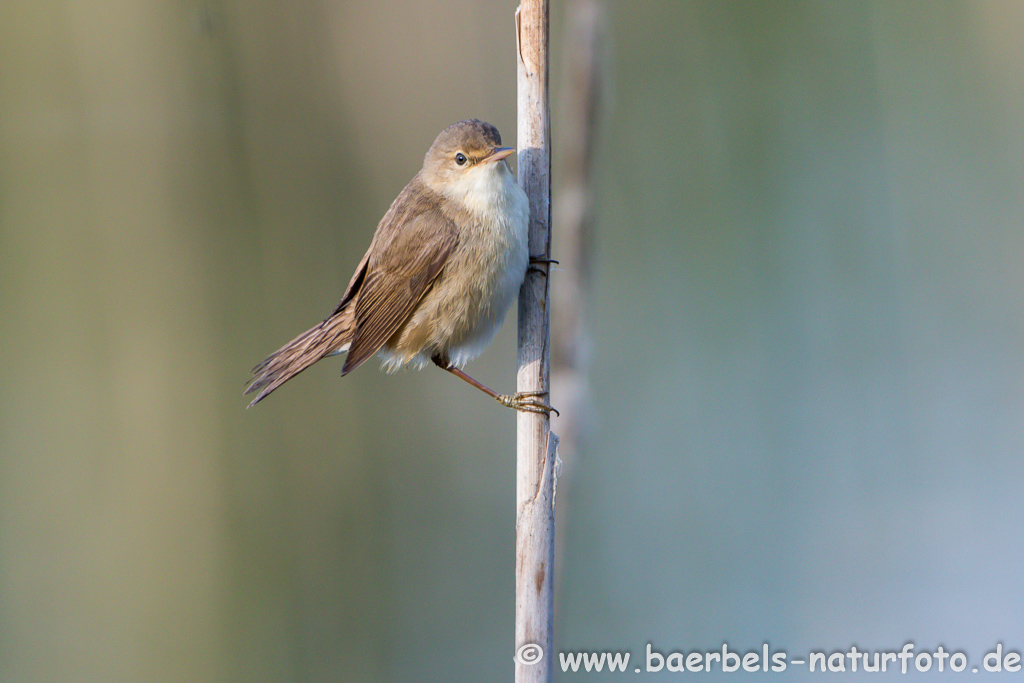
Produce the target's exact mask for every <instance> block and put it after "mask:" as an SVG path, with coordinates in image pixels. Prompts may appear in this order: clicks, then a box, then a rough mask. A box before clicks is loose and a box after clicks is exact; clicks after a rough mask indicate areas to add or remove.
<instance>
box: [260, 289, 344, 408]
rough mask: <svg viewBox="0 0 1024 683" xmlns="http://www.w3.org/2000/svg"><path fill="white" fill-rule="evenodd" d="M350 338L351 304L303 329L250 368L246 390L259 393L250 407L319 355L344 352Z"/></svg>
mask: <svg viewBox="0 0 1024 683" xmlns="http://www.w3.org/2000/svg"><path fill="white" fill-rule="evenodd" d="M351 341H352V313H351V307H347V308H345V309H343V310H341V311H338V312H337V313H335V314H334V315H332V316H331V317H330V318H328V319H327V320H325V321H323V322H322V323H320V324H319V325H317V326H316V327H313V328H311V329H309V330H306V331H305V332H303V333H302V334H300V335H299V336H298V337H296V338H295V339H293V340H291V341H290V342H288V343H287V344H285V345H284V346H282V347H281V348H280V349H278V350H277V351H275V352H274V353H272V354H270V355H269V356H268V357H267V359H266V360H264V361H263V362H262V363H260V364H259V365H257V366H256V367H255V368H253V370H252V379H250V380H249V386H248V387H247V388H246V390H245V393H246V394H251V393H253V392H259V393H258V394H257V395H256V398H255V399H253V401H252V403H250V404H249V407H250V408H251V407H253V406H254V405H256V404H257V403H259V402H260V401H262V400H263V399H264V398H266V397H267V396H268V395H269V394H270V392H272V391H274V389H277V388H278V387H279V386H281V385H282V384H284V383H285V382H287V381H288V380H290V379H291V378H292V377H294V376H295V375H297V374H299V373H300V372H302V371H303V370H305V369H306V368H308V367H309V366H310V365H312V364H313V363H315V362H317V361H318V360H320V359H321V358H323V357H325V356H330V355H332V354H335V353H341V352H342V351H347V350H348V345H349V343H350V342H351Z"/></svg>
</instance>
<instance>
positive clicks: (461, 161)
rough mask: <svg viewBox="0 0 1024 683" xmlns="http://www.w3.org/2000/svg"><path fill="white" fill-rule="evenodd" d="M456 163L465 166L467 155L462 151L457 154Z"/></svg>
mask: <svg viewBox="0 0 1024 683" xmlns="http://www.w3.org/2000/svg"><path fill="white" fill-rule="evenodd" d="M455 163H457V164H458V165H459V166H464V165H465V164H466V155H465V154H463V153H462V152H459V153H458V154H456V155H455Z"/></svg>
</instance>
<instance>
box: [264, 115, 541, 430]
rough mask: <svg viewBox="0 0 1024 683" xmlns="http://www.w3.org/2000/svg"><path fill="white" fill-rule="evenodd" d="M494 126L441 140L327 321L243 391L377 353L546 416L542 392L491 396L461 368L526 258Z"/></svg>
mask: <svg viewBox="0 0 1024 683" xmlns="http://www.w3.org/2000/svg"><path fill="white" fill-rule="evenodd" d="M514 152H515V150H514V148H512V147H502V145H501V135H500V134H499V133H498V129H497V128H496V127H494V126H493V125H491V124H490V123H486V122H484V121H481V120H479V119H467V120H465V121H459V122H457V123H453V124H452V125H450V126H448V127H447V128H445V129H444V130H443V131H441V133H440V134H438V136H437V138H436V139H435V140H434V142H433V144H432V145H430V148H429V149H428V150H427V153H426V155H425V156H424V158H423V167H422V168H421V169H420V171H419V172H418V173H417V174H416V175H415V176H413V178H412V180H411V181H409V183H408V184H407V185H406V186H405V188H404V189H403V190H402V191H401V192H400V193H399V195H398V197H397V198H396V199H395V200H394V202H392V204H391V207H390V208H389V209H388V210H387V212H386V213H385V214H384V217H383V218H382V219H381V220H380V223H379V224H378V225H377V229H376V231H375V232H374V235H373V239H372V240H371V242H370V246H369V248H368V249H367V251H366V254H365V255H364V256H363V258H362V260H360V261H359V265H358V266H356V270H355V273H354V274H353V275H352V278H351V280H350V281H349V283H348V287H347V288H346V289H345V293H344V295H343V296H342V297H341V301H340V303H339V304H338V306H337V307H336V308H335V310H334V312H333V313H331V314H330V315H329V316H328V317H327V318H325V319H324V320H323V322H321V323H320V324H318V325H315V326H313V327H312V328H310V329H309V330H307V331H305V332H303V333H302V334H300V335H299V336H297V337H296V338H295V339H293V340H292V341H290V342H288V343H287V344H285V345H284V346H282V347H281V348H280V349H278V350H277V351H275V352H274V353H272V354H270V355H269V356H268V357H267V358H266V359H265V360H264V361H262V362H261V363H259V364H258V365H256V367H255V368H253V371H252V377H251V378H250V380H249V382H248V386H247V387H246V389H245V394H246V395H248V394H252V393H255V394H256V396H255V398H254V399H253V400H252V402H251V403H250V404H249V407H250V408H251V407H252V406H255V405H256V404H257V403H259V402H260V401H262V400H263V399H265V398H266V397H267V396H268V395H269V394H270V393H271V392H273V391H274V390H276V389H277V388H278V387H280V386H281V385H282V384H284V383H285V382H287V381H288V380H289V379H291V378H292V377H294V376H295V375H297V374H299V373H300V372H302V371H303V370H305V369H306V368H308V367H309V366H311V365H313V364H314V363H316V362H317V361H319V360H320V359H322V358H325V357H327V356H333V355H337V354H341V353H347V356H346V358H345V364H344V366H343V367H342V369H341V375H342V376H343V377H344V376H345V375H347V374H348V373H350V372H352V371H353V370H355V369H356V368H357V367H359V366H360V365H362V364H363V363H364V362H365V361H366V360H368V359H369V358H370V357H372V356H373V355H374V354H379V355H380V357H381V358H382V360H383V368H384V369H385V370H386V371H389V372H391V371H394V370H397V369H398V368H401V367H404V366H407V365H408V366H412V367H416V368H422V367H424V366H426V365H427V364H429V363H433V364H434V365H437V366H438V367H440V368H442V369H444V370H447V371H448V372H450V373H452V374H454V375H456V376H457V377H459V378H461V379H463V380H465V381H466V382H468V383H470V384H471V385H473V386H474V387H476V388H478V389H480V390H481V391H483V392H484V393H486V394H487V395H489V396H491V397H492V398H494V399H496V400H497V401H498V402H499V403H501V404H502V405H504V406H506V407H509V408H513V409H515V410H519V411H523V412H530V413H540V414H545V415H550V413H551V411H554V412H556V413H557V412H558V411H557V410H555V409H554V408H552V407H551V406H550V405H548V404H547V403H545V402H544V401H543V400H542V397H543V396H545V395H546V394H547V392H544V391H530V392H519V393H515V394H510V395H504V394H498V393H497V392H495V391H493V390H491V389H490V388H488V387H486V386H485V385H483V384H481V383H480V382H478V381H477V380H475V379H473V378H472V377H470V376H469V375H468V374H466V373H465V372H464V371H463V370H462V368H463V367H464V366H465V365H466V363H468V362H469V361H470V360H472V359H474V358H476V357H477V356H479V355H480V354H481V353H482V352H483V351H484V350H485V349H486V348H487V346H488V345H489V344H490V343H491V340H492V339H493V338H494V336H495V334H496V333H497V331H498V329H499V328H500V327H501V324H502V322H503V321H504V318H505V314H506V313H507V312H508V309H509V306H510V304H511V303H512V300H513V299H514V298H515V297H516V295H517V293H518V291H519V288H520V285H521V284H522V282H523V279H524V278H525V276H526V270H527V268H528V267H529V264H530V262H531V261H534V262H543V263H554V262H555V261H553V260H552V259H548V258H543V257H537V258H535V259H531V257H530V254H529V248H528V244H527V233H528V228H529V213H530V205H529V200H528V199H527V196H526V193H525V192H523V189H522V188H521V187H520V186H519V184H518V182H517V181H516V178H515V176H514V175H513V173H512V170H511V168H510V167H509V165H508V161H507V159H508V157H510V156H511V155H512V154H513V153H514Z"/></svg>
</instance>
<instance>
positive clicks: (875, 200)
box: [0, 0, 1024, 681]
mask: <svg viewBox="0 0 1024 683" xmlns="http://www.w3.org/2000/svg"><path fill="white" fill-rule="evenodd" d="M571 7H572V4H571V3H569V4H567V5H566V4H563V3H553V7H552V29H551V36H552V43H553V44H552V50H553V53H552V57H553V60H554V62H553V65H552V69H551V74H552V101H553V106H554V121H555V125H556V128H555V131H554V150H555V167H556V175H555V191H556V193H557V191H558V189H559V184H560V182H561V179H560V177H559V168H560V166H559V163H560V159H559V151H560V150H559V143H560V141H561V140H562V139H563V137H564V134H565V131H566V129H568V128H569V127H571V126H573V125H574V122H573V121H572V120H567V119H566V117H565V116H562V112H564V111H565V110H566V102H565V99H564V98H565V93H564V90H563V89H562V84H563V83H564V81H565V66H564V55H565V54H566V48H567V46H568V45H569V44H570V43H571V42H572V41H573V40H574V34H573V31H572V29H571V28H570V26H571V24H570V22H569V21H568V20H567V13H568V12H570V11H571ZM514 8H515V3H513V2H497V1H496V0H491V1H488V2H478V1H476V0H452V1H450V2H445V3H438V2H424V3H407V2H401V1H398V0H379V1H378V2H374V3H362V2H351V1H348V0H332V1H326V0H309V1H304V2H298V3H287V2H269V1H263V2H246V3H242V2H230V1H227V0H225V1H222V2H217V1H212V0H211V1H209V2H172V1H170V0H159V1H156V2H149V3H134V2H125V1H112V2H105V3H95V2H83V1H80V0H79V1H70V0H69V1H66V2H46V3H42V2H27V1H22V2H7V3H3V4H0V320H2V321H3V332H4V333H3V335H2V336H0V348H2V351H3V357H4V362H3V364H2V371H0V372H2V382H0V392H2V393H0V636H2V637H0V679H2V680H10V681H328V680H347V681H382V680H385V681H407V680H447V681H481V680H508V679H509V678H510V677H511V663H512V662H511V659H512V654H513V651H514V643H513V627H512V613H513V605H512V599H513V546H514V521H515V520H514V467H515V462H514V461H515V450H514V443H513V442H514V418H513V416H512V414H511V413H510V412H509V411H505V410H502V409H499V408H497V407H496V406H495V405H494V404H493V403H491V402H490V401H487V400H486V399H484V398H483V397H482V396H480V395H479V394H478V393H477V392H475V391H473V390H472V389H470V388H468V387H466V386H465V385H463V384H462V383H461V382H458V381H457V380H455V379H454V378H452V377H449V376H447V375H445V374H444V373H440V372H437V371H434V370H425V371H424V372H420V373H417V372H402V373H399V374H397V375H393V376H386V375H384V374H383V373H380V372H378V371H377V369H376V368H375V367H374V366H375V365H376V364H375V363H369V364H367V366H366V367H364V368H361V369H360V370H359V371H358V372H356V373H354V374H353V375H351V376H349V377H346V378H345V379H344V380H341V379H339V377H338V373H339V371H340V368H341V363H340V362H333V363H332V362H331V361H325V362H324V363H322V364H320V365H318V366H316V367H314V368H313V369H311V370H309V371H308V372H306V373H304V374H303V375H302V376H301V377H299V378H298V379H296V380H294V381H292V382H290V383H289V384H288V385H287V386H285V387H284V388H282V389H281V390H279V391H278V392H277V393H275V394H274V395H273V396H272V397H271V398H270V399H269V400H267V401H265V402H264V403H261V404H260V405H259V406H258V407H257V408H255V409H253V410H249V411H247V410H245V409H244V407H245V404H246V401H245V399H243V398H242V396H241V391H242V388H243V386H244V380H245V379H246V377H247V373H248V370H249V368H250V367H251V366H252V365H253V364H254V363H256V362H257V361H259V360H260V359H262V358H263V357H264V356H265V355H266V354H267V353H268V352H270V351H272V350H273V349H275V348H277V347H278V346H280V345H281V344H282V343H283V342H285V341H287V340H288V339H290V338H291V337H292V336H294V335H295V334H296V333H298V332H300V331H302V330H304V329H306V328H307V327H308V326H310V325H311V324H313V323H315V322H318V321H319V320H320V319H322V318H323V317H324V316H325V315H326V314H328V313H329V312H330V311H331V310H332V309H333V307H334V305H335V304H336V303H337V301H338V299H339V297H340V295H341V292H342V290H343V287H344V285H345V283H346V282H347V280H348V277H349V275H350V274H351V271H352V269H353V268H354V266H355V264H356V263H357V262H358V260H359V258H360V256H361V255H362V253H363V251H364V250H365V248H366V246H367V245H368V243H369V239H370V236H371V234H372V231H373V229H374V227H375V225H376V222H377V220H378V219H379V218H380V216H381V215H382V214H383V212H384V211H385V210H386V208H387V206H388V204H389V203H390V201H391V200H392V199H393V198H394V196H395V195H396V194H397V193H398V191H399V190H400V189H401V188H402V186H403V185H404V184H405V182H407V181H408V179H409V178H410V177H411V176H412V174H413V173H415V171H416V170H417V169H418V168H419V165H420V163H421V160H422V155H423V153H424V152H425V151H426V148H427V147H428V146H429V144H430V142H431V141H432V140H433V137H434V136H435V135H436V134H437V132H438V131H439V130H440V129H441V128H443V127H444V126H445V125H447V124H449V123H451V122H453V121H456V120H459V119H462V118H468V117H479V118H483V119H486V120H489V121H491V122H493V123H495V124H496V125H497V126H498V127H499V129H500V130H501V131H502V133H503V135H504V139H505V141H506V142H508V143H511V144H514V143H515V122H516V114H515V61H514V57H515V53H514V41H513V31H512V13H513V10H514ZM607 10H608V11H607V16H606V22H607V32H608V41H607V42H608V46H609V52H608V54H607V55H606V62H605V63H606V64H607V66H608V70H607V73H606V74H605V77H604V83H605V86H606V94H605V97H604V100H603V103H604V106H603V109H602V112H603V116H602V119H601V121H602V125H601V128H600V137H599V140H598V146H597V150H598V156H597V161H596V163H597V165H596V182H597V187H596V197H597V203H596V205H595V207H594V211H595V215H596V220H597V223H596V226H595V229H596V235H595V243H594V244H595V250H596V251H595V253H594V271H593V277H594V287H595V289H594V291H593V293H592V294H591V296H590V298H589V309H588V311H587V313H588V314H589V319H590V323H591V327H590V331H591V342H590V343H591V347H592V351H591V361H592V364H593V365H592V376H591V383H590V386H591V390H592V392H593V394H592V404H593V407H592V412H591V413H590V414H589V415H587V416H585V419H584V422H585V423H586V424H588V425H589V429H588V431H587V432H586V435H585V441H584V442H583V445H582V448H581V450H580V452H579V453H577V454H576V455H575V456H573V458H572V461H571V462H569V461H567V462H566V476H565V478H564V481H563V485H561V486H560V488H559V490H558V503H559V505H560V506H561V512H563V513H564V514H565V521H564V526H563V527H562V530H561V531H562V538H561V542H562V545H561V546H560V551H561V557H560V563H561V574H560V579H559V593H558V598H557V627H556V635H555V644H556V648H557V649H558V650H560V651H574V650H580V649H582V650H588V651H594V650H617V651H624V650H628V651H630V652H631V653H632V655H633V657H634V658H635V659H634V660H633V661H634V662H638V659H639V658H642V657H643V654H644V651H645V647H646V645H647V644H648V643H650V644H651V645H652V646H653V647H654V649H655V650H658V651H660V652H662V653H666V654H667V653H669V652H672V651H686V652H690V651H693V650H699V651H704V650H715V649H719V650H720V649H721V646H722V643H723V642H725V643H728V644H729V647H730V648H731V649H732V650H735V651H740V652H745V651H748V650H753V651H760V648H761V646H762V644H763V643H765V642H768V643H770V646H771V649H772V651H773V652H774V651H779V650H785V651H787V652H789V653H790V655H791V657H793V658H795V657H797V656H799V655H801V654H805V653H807V652H809V651H811V650H820V651H825V652H828V653H831V652H834V651H848V650H849V648H850V646H851V645H856V646H857V647H858V648H860V649H867V650H869V651H876V650H881V651H897V650H899V649H900V648H901V647H902V646H903V644H904V643H905V642H908V641H911V642H913V643H915V648H916V651H918V652H920V651H925V650H931V651H934V650H935V649H936V647H937V646H939V645H942V646H943V647H944V648H946V650H962V651H964V652H965V653H966V654H967V655H968V657H969V658H970V664H971V666H972V667H973V666H978V667H980V664H981V659H982V657H983V655H984V654H985V653H986V652H988V651H989V650H992V649H994V648H995V646H996V644H997V643H999V642H1002V643H1003V647H1004V649H1013V650H1016V651H1018V652H1019V651H1020V650H1021V648H1022V646H1024V635H1022V634H1024V617H1022V615H1024V599H1022V597H1021V592H1020V583H1021V579H1022V570H1021V567H1022V566H1024V549H1022V545H1021V542H1020V522H1021V519H1022V518H1024V502H1022V496H1021V490H1022V484H1024V460H1022V458H1021V454H1022V450H1024V419H1022V411H1024V358H1022V352H1024V270H1022V267H1021V261H1022V257H1024V192H1022V189H1024V125H1022V121H1024V69H1022V68H1021V67H1022V64H1024V43H1022V42H1021V40H1020V36H1021V35H1024V4H1022V3H1020V2H1016V1H1014V0H1006V1H1003V2H999V1H997V0H991V1H977V2H966V1H963V2H957V1H953V0H950V1H948V2H925V1H923V0H922V1H918V2H901V3H890V2H885V1H878V2H867V1H856V2H854V1H848V2H842V1H835V2H819V1H807V2H795V1H794V2H785V1H778V2H775V1H771V2H767V1H766V2H754V1H747V0H743V1H739V0H737V1H735V2H721V1H714V2H711V1H708V2H684V1H681V0H662V1H660V2H657V1H654V0H651V1H645V2H638V3H626V2H609V3H608V5H607ZM560 129H561V130H560ZM556 201H557V199H556ZM554 256H555V257H556V258H558V257H559V254H558V253H557V252H556V253H555V254H554ZM558 279H559V278H558V273H555V275H554V278H553V287H554V288H555V289H557V288H558V286H559V284H558ZM555 314H556V315H557V314H558V312H557V311H556V312H555ZM513 319H514V315H513V316H511V317H510V320H509V321H508V322H507V323H506V326H505V329H504V330H503V331H502V333H501V336H500V337H499V339H498V340H497V341H496V342H495V344H494V345H493V346H492V347H491V349H490V350H489V351H488V352H487V353H486V354H485V355H484V356H483V357H482V358H481V359H480V360H478V361H476V362H475V363H473V364H472V365H471V366H470V367H469V370H470V372H471V373H472V374H474V376H477V377H478V378H479V379H481V380H482V381H484V382H486V383H488V384H490V385H492V386H495V387H497V388H499V389H500V390H506V391H507V390H510V389H511V388H512V385H513V382H514V366H515V349H514V343H515V325H514V320H513ZM553 402H554V403H555V405H558V403H559V397H558V396H557V395H555V396H554V397H553ZM559 428H560V427H559V423H558V422H557V421H556V423H555V430H556V431H558V429H559ZM637 665H639V666H642V663H638V664H637ZM631 668H632V666H631ZM581 675H583V674H582V673H581V674H562V675H559V676H557V677H556V678H558V679H559V680H570V679H572V678H575V677H576V676H581ZM619 675H620V676H621V674H619ZM651 675H652V676H653V677H658V676H670V675H671V674H668V673H666V672H664V671H662V672H661V673H660V674H651ZM705 675H706V674H705ZM764 675H766V674H751V675H745V674H736V675H735V676H736V677H739V678H748V677H754V676H764ZM787 675H789V676H791V677H792V678H795V679H799V678H802V677H807V676H808V675H809V674H806V673H803V674H801V672H800V671H799V670H797V669H795V668H794V669H790V670H789V671H788V672H787ZM847 675H850V674H847ZM947 675H948V673H947ZM919 676H921V677H922V678H929V677H932V676H934V677H938V674H936V672H935V671H934V669H933V670H932V672H930V673H929V674H927V675H923V674H919ZM595 677H597V676H595Z"/></svg>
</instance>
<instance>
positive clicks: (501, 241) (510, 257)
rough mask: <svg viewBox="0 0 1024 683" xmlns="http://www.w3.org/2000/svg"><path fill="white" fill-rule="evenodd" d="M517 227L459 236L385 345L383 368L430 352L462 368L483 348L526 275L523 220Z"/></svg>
mask: <svg viewBox="0 0 1024 683" xmlns="http://www.w3.org/2000/svg"><path fill="white" fill-rule="evenodd" d="M500 227H501V228H504V227H505V226H500ZM519 227H520V226H518V225H515V226H509V229H500V230H497V231H495V230H494V229H493V228H492V230H491V231H489V232H491V233H494V232H497V233H498V234H486V235H485V234H481V233H480V232H476V233H474V232H470V233H469V234H465V235H463V239H462V240H461V241H460V244H459V247H457V248H456V250H455V251H454V253H453V254H452V255H451V257H449V261H448V263H447V264H446V265H445V268H444V269H443V270H442V271H441V274H440V275H439V276H438V278H437V279H436V280H435V281H434V283H433V285H432V286H431V287H430V289H429V290H427V292H426V294H424V296H423V299H422V300H421V301H420V303H419V305H418V306H417V307H416V310H415V311H414V312H413V314H412V315H411V316H410V318H409V320H408V322H407V323H406V324H405V325H403V326H402V327H401V328H400V329H399V330H398V331H397V332H396V333H395V335H394V336H393V337H392V338H391V339H390V340H389V341H388V344H386V345H385V348H384V349H383V354H382V355H383V356H384V364H385V367H387V368H388V369H394V368H396V367H399V366H401V365H404V364H406V363H413V364H414V365H417V366H423V365H425V364H426V363H429V362H430V360H431V358H432V357H434V356H440V357H441V358H442V359H444V360H447V362H449V363H450V364H452V365H455V366H457V367H462V366H464V365H465V364H466V363H468V362H469V361H470V360H472V359H473V358H476V357H477V356H479V355H480V354H481V353H483V351H484V349H486V348H487V346H488V345H489V344H490V343H491V340H492V339H493V338H494V335H495V334H497V332H498V330H499V329H500V328H501V324H502V322H503V321H504V319H505V315H506V313H507V312H508V309H509V306H510V305H511V303H512V300H513V299H515V297H516V295H517V294H518V292H519V287H520V285H522V282H523V277H524V276H525V274H526V266H527V261H528V258H529V257H528V251H527V244H526V229H525V220H523V225H522V226H521V227H522V229H518V228H519ZM481 232H482V231H481Z"/></svg>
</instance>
